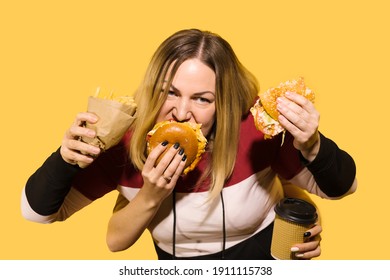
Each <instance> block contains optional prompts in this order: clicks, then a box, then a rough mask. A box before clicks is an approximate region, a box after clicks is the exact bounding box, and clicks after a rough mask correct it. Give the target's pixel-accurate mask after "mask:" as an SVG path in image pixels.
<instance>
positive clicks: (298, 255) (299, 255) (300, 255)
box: [295, 254, 303, 258]
mask: <svg viewBox="0 0 390 280" xmlns="http://www.w3.org/2000/svg"><path fill="white" fill-rule="evenodd" d="M295 256H296V257H297V258H302V257H303V254H295Z"/></svg>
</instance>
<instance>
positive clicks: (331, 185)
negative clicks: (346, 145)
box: [301, 134, 356, 197]
mask: <svg viewBox="0 0 390 280" xmlns="http://www.w3.org/2000/svg"><path fill="white" fill-rule="evenodd" d="M320 137H321V145H320V150H319V152H318V155H317V156H316V158H315V159H314V160H313V161H312V162H310V163H308V162H307V161H306V160H305V159H304V158H303V157H302V155H301V159H302V162H303V163H304V164H305V165H306V167H307V168H308V169H309V171H310V172H311V173H312V174H313V176H314V178H315V180H316V182H317V184H318V186H319V187H320V188H321V190H322V191H323V192H324V193H325V194H326V195H328V196H330V197H338V196H342V195H344V194H345V193H347V191H348V190H349V189H350V187H351V186H352V184H353V181H354V180H355V176H356V165H355V161H354V160H353V158H352V157H351V156H350V155H349V154H348V153H346V152H345V151H343V150H341V149H340V148H339V147H338V146H337V145H336V143H334V142H333V141H332V140H330V139H328V138H326V137H325V136H324V135H322V134H320Z"/></svg>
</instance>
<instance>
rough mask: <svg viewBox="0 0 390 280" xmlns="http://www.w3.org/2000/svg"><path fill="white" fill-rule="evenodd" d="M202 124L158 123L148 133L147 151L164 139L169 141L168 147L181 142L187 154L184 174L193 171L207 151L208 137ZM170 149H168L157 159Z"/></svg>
mask: <svg viewBox="0 0 390 280" xmlns="http://www.w3.org/2000/svg"><path fill="white" fill-rule="evenodd" d="M200 128H201V124H197V123H190V122H176V121H162V122H159V123H157V124H156V125H155V126H154V127H153V129H152V130H151V131H149V132H148V134H147V153H148V154H150V152H151V151H152V150H153V149H154V148H155V147H156V146H157V145H160V144H161V143H162V142H164V141H168V145H167V147H168V148H169V147H170V146H172V145H174V144H175V143H179V144H180V147H181V148H182V149H184V153H185V155H186V156H187V161H186V165H185V167H184V171H183V174H187V173H188V172H190V171H192V170H193V169H194V168H195V167H196V165H197V164H198V162H199V161H200V159H201V157H202V154H203V153H204V152H205V149H206V145H207V139H206V138H205V137H204V136H203V133H202V130H201V129H200ZM167 151H168V149H166V150H165V151H164V153H162V154H161V155H160V156H159V157H158V159H157V161H156V165H157V164H158V163H159V162H160V160H161V158H162V157H163V156H164V155H165V153H166V152H167Z"/></svg>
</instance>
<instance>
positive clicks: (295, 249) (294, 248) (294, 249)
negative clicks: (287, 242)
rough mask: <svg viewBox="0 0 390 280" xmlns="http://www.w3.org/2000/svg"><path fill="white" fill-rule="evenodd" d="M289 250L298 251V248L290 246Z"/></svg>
mask: <svg viewBox="0 0 390 280" xmlns="http://www.w3.org/2000/svg"><path fill="white" fill-rule="evenodd" d="M290 250H291V252H299V248H298V247H291V249H290Z"/></svg>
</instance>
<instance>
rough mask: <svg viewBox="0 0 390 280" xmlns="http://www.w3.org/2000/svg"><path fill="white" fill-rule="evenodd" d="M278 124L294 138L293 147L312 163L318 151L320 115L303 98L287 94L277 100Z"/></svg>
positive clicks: (292, 93) (294, 94)
mask: <svg viewBox="0 0 390 280" xmlns="http://www.w3.org/2000/svg"><path fill="white" fill-rule="evenodd" d="M277 103H278V104H277V109H278V111H279V112H280V116H279V120H278V121H279V122H280V124H281V125H282V126H283V127H284V128H285V129H286V130H287V131H289V132H290V133H291V135H292V136H293V137H294V147H295V148H296V149H297V150H299V151H301V153H302V155H303V156H304V157H305V158H306V159H307V160H308V161H312V160H313V159H314V158H315V157H316V155H317V153H318V150H319V146H320V136H319V132H318V126H319V121H320V114H319V113H318V111H317V110H316V109H315V107H314V105H313V103H311V102H310V101H309V100H308V99H306V98H305V97H304V96H302V95H299V94H296V93H294V92H287V93H286V95H285V97H279V98H278V99H277Z"/></svg>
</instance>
